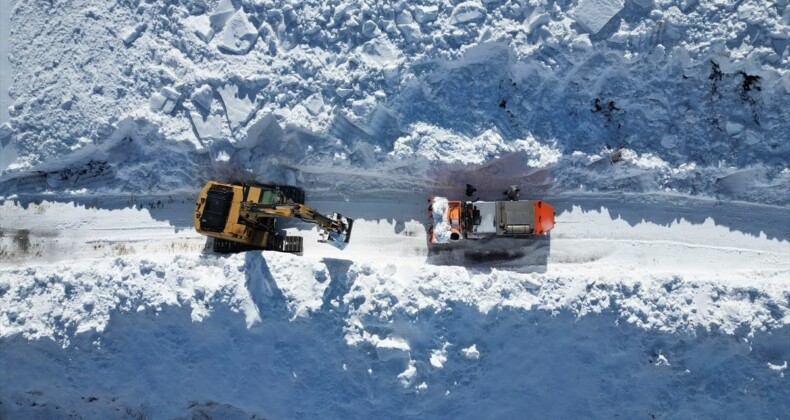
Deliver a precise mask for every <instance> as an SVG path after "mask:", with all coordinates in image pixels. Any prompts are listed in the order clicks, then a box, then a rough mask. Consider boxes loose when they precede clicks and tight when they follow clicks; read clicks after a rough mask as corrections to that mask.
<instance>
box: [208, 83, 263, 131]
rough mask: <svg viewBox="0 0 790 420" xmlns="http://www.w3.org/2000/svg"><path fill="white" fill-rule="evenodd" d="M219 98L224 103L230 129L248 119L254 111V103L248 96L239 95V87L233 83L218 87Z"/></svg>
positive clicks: (235, 127) (237, 126) (239, 125)
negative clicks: (241, 96)
mask: <svg viewBox="0 0 790 420" xmlns="http://www.w3.org/2000/svg"><path fill="white" fill-rule="evenodd" d="M217 90H218V92H219V96H220V98H222V103H223V104H224V105H225V113H226V114H227V116H228V121H229V122H230V128H231V130H235V129H237V128H239V127H241V126H242V125H244V124H246V123H247V121H249V119H250V117H251V116H252V114H253V113H254V112H255V105H254V104H253V102H252V101H251V100H250V99H249V98H246V97H244V98H240V97H239V87H238V86H237V85H235V84H229V85H225V86H223V87H221V88H219V89H217Z"/></svg>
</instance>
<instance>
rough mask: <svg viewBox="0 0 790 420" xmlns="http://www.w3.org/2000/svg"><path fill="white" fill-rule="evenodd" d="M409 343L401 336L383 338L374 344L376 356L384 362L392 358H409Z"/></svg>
mask: <svg viewBox="0 0 790 420" xmlns="http://www.w3.org/2000/svg"><path fill="white" fill-rule="evenodd" d="M410 350H411V348H410V347H409V343H407V342H406V341H405V340H403V339H402V338H397V337H395V338H385V339H384V340H381V341H379V342H378V343H377V344H376V356H378V358H379V360H381V361H383V362H386V361H387V360H393V359H404V360H406V359H409V351H410Z"/></svg>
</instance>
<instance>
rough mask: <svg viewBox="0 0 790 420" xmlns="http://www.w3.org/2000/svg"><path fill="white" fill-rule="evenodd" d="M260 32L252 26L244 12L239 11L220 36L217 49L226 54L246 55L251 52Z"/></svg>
mask: <svg viewBox="0 0 790 420" xmlns="http://www.w3.org/2000/svg"><path fill="white" fill-rule="evenodd" d="M257 38H258V31H257V30H256V29H255V27H254V26H252V23H250V20H249V19H247V14H246V13H244V11H243V10H239V11H237V12H236V13H235V14H234V15H233V17H232V18H230V21H229V22H228V23H227V25H225V30H223V31H222V33H221V34H220V35H219V43H218V45H217V48H218V49H219V50H220V51H222V52H224V53H226V54H237V55H244V54H247V53H248V52H250V50H251V49H252V47H253V45H255V40H256V39H257Z"/></svg>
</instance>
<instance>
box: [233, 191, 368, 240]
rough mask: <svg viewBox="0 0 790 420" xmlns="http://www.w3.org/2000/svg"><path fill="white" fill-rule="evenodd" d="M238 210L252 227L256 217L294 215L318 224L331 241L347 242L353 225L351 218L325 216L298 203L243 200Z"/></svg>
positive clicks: (287, 216) (333, 215) (337, 215)
mask: <svg viewBox="0 0 790 420" xmlns="http://www.w3.org/2000/svg"><path fill="white" fill-rule="evenodd" d="M239 210H240V212H239V216H240V219H241V220H243V221H244V222H245V224H250V225H252V227H256V226H254V224H256V223H259V222H257V219H258V217H282V218H291V217H296V218H298V219H301V220H303V221H305V222H307V223H314V224H317V225H318V226H320V227H321V228H322V229H323V232H324V234H325V235H326V237H327V238H328V239H329V240H331V241H333V242H342V243H348V241H349V240H350V239H351V227H352V226H353V225H354V220H353V219H349V218H347V217H343V216H342V215H340V214H338V213H334V214H332V216H331V217H327V216H324V215H323V214H321V213H319V212H317V211H315V210H314V209H312V208H310V207H308V206H306V205H304V204H299V203H289V204H260V203H254V202H252V201H243V202H242V203H241V204H240V209H239Z"/></svg>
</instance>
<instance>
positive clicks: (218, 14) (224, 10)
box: [208, 0, 236, 32]
mask: <svg viewBox="0 0 790 420" xmlns="http://www.w3.org/2000/svg"><path fill="white" fill-rule="evenodd" d="M234 13H236V8H235V7H234V6H233V2H231V0H222V1H221V2H220V3H219V4H218V5H217V8H216V9H214V11H213V12H211V15H209V17H208V20H209V22H210V23H211V28H212V29H214V32H219V31H221V30H222V28H224V27H225V23H226V22H227V21H228V19H230V18H231V16H233V14H234Z"/></svg>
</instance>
